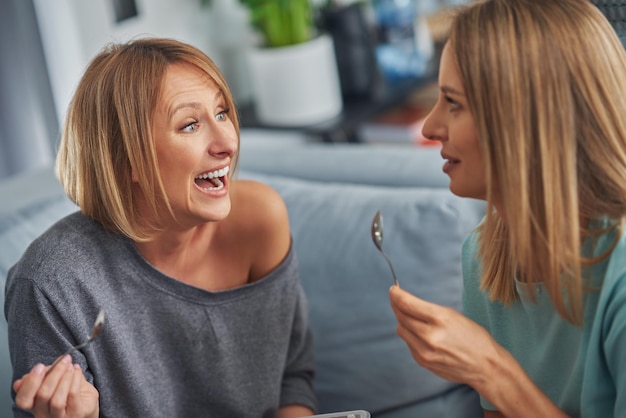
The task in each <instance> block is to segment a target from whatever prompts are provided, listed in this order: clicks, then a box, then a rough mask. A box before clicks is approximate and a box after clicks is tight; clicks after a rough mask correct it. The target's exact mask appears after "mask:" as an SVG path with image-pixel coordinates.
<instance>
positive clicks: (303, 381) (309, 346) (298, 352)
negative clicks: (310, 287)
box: [280, 285, 317, 411]
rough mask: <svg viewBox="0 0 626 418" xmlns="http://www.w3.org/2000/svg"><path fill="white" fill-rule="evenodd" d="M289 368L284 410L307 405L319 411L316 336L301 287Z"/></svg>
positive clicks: (286, 374)
mask: <svg viewBox="0 0 626 418" xmlns="http://www.w3.org/2000/svg"><path fill="white" fill-rule="evenodd" d="M298 290H299V297H298V299H297V303H296V307H295V311H294V312H295V315H294V319H293V326H292V332H291V338H290V341H289V351H288V353H287V364H286V365H285V371H284V374H283V382H282V391H281V397H280V406H281V407H282V406H286V405H304V406H307V407H309V408H311V409H312V410H313V411H317V399H316V397H315V394H314V391H313V377H314V375H315V370H314V358H313V336H312V333H311V330H310V328H309V321H308V304H307V299H306V296H305V294H304V290H303V289H302V287H301V286H300V285H299V286H298Z"/></svg>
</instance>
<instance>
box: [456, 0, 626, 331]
mask: <svg viewBox="0 0 626 418" xmlns="http://www.w3.org/2000/svg"><path fill="white" fill-rule="evenodd" d="M450 43H451V46H452V47H453V51H454V56H455V60H456V64H457V65H458V69H459V71H460V75H461V79H462V81H463V87H464V89H465V93H466V95H467V100H468V103H469V106H470V108H471V109H472V113H473V116H474V120H475V123H476V130H477V135H478V138H479V142H480V144H481V147H482V152H483V155H484V156H485V164H486V172H487V182H488V184H487V201H488V202H491V198H492V197H493V196H494V193H497V194H498V196H499V198H500V200H501V202H502V205H503V208H504V213H505V214H506V215H505V216H506V222H505V221H504V220H503V219H502V218H501V217H500V216H499V215H498V214H497V212H496V211H495V209H494V207H493V206H492V205H491V204H490V203H489V204H488V211H487V216H486V219H485V222H484V223H483V224H482V225H481V226H480V228H479V232H480V248H479V257H480V258H481V263H482V271H483V273H482V278H481V286H482V288H483V290H486V291H488V292H489V295H490V297H491V298H492V299H495V300H499V301H501V302H503V303H504V304H505V305H506V304H509V303H511V302H512V301H514V300H515V299H516V298H517V294H516V290H515V282H514V277H517V278H518V279H519V280H520V281H522V282H526V283H531V282H534V281H541V282H543V283H544V285H545V288H546V290H547V292H548V294H549V295H550V298H551V299H552V301H553V303H554V305H555V307H556V309H557V311H558V312H559V314H560V315H561V316H562V317H564V318H565V319H567V320H568V321H570V322H572V323H574V324H581V323H582V308H583V306H582V305H583V303H582V300H583V297H582V295H583V292H584V291H585V286H586V283H585V280H584V279H583V277H582V273H581V271H582V268H583V267H584V266H585V265H587V264H590V263H592V262H595V261H598V260H592V259H588V258H584V257H582V256H581V240H582V239H583V238H584V237H587V236H590V235H592V234H594V233H596V234H597V231H592V230H591V229H590V227H589V226H588V222H587V221H588V220H592V219H597V218H600V217H604V216H606V217H608V218H609V219H610V220H612V221H613V224H614V226H615V227H616V228H618V227H619V228H621V224H622V219H623V217H624V215H625V214H626V52H625V51H624V47H623V46H622V44H621V43H620V41H619V39H618V37H617V36H616V34H615V32H614V30H613V28H612V27H611V26H610V24H609V23H608V21H607V20H606V19H605V17H604V16H603V15H602V14H601V13H600V11H599V10H598V9H597V8H596V7H595V6H594V5H593V4H592V3H590V2H589V1H587V0H558V1H544V0H488V1H483V2H480V3H477V4H474V5H471V6H469V7H467V8H465V9H463V10H462V11H460V12H459V14H458V15H457V17H456V19H455V21H454V24H453V27H452V30H451V32H450ZM495 179H497V181H496V180H495ZM496 187H497V191H496ZM607 254H608V253H607ZM605 255H606V254H605ZM533 296H534V295H533Z"/></svg>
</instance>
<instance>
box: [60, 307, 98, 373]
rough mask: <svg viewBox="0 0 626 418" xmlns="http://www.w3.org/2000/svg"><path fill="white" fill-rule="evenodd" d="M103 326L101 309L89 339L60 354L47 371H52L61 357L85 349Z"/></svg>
mask: <svg viewBox="0 0 626 418" xmlns="http://www.w3.org/2000/svg"><path fill="white" fill-rule="evenodd" d="M103 324H104V310H103V309H101V310H100V312H98V316H97V317H96V322H95V323H94V324H93V328H92V330H91V335H90V336H89V338H88V339H87V340H85V341H84V342H82V343H81V344H77V345H75V346H74V347H72V348H70V349H69V350H67V351H66V352H65V353H63V354H61V355H60V356H59V357H57V359H56V360H54V362H53V363H52V365H50V368H49V369H48V370H52V368H53V367H54V366H55V365H56V364H57V363H58V362H59V361H61V359H62V358H63V357H65V356H66V355H67V354H72V353H73V352H74V351H76V350H80V349H81V348H85V347H86V346H87V345H88V344H89V343H90V342H92V341H93V340H95V339H96V337H97V336H98V335H100V332H101V331H102V325H103Z"/></svg>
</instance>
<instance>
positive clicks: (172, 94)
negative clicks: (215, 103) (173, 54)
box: [157, 63, 220, 111]
mask: <svg viewBox="0 0 626 418" xmlns="http://www.w3.org/2000/svg"><path fill="white" fill-rule="evenodd" d="M218 92H220V88H219V86H218V85H217V83H216V82H215V80H214V79H213V78H212V77H211V76H210V75H208V74H207V73H206V72H205V71H203V70H202V69H200V68H198V67H196V66H194V65H191V64H187V63H174V64H170V65H168V67H167V68H166V70H165V73H164V74H163V79H162V81H161V91H160V94H159V96H158V100H157V109H160V110H162V111H168V109H169V111H171V110H172V108H175V107H176V106H177V104H178V103H181V102H188V101H198V100H200V98H203V97H204V98H206V97H214V96H215V95H216V94H217V93H218ZM207 94H208V96H207Z"/></svg>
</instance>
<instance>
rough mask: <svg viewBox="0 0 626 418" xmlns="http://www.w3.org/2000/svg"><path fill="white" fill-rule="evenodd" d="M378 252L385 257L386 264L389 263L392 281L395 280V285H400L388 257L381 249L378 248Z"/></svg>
mask: <svg viewBox="0 0 626 418" xmlns="http://www.w3.org/2000/svg"><path fill="white" fill-rule="evenodd" d="M380 253H381V254H382V255H383V257H385V260H386V261H387V264H389V268H390V269H391V275H392V276H393V281H394V282H395V284H396V286H400V284H399V283H398V278H397V277H396V272H395V271H394V269H393V264H391V260H389V257H387V254H385V252H384V251H383V250H382V249H381V250H380Z"/></svg>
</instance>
